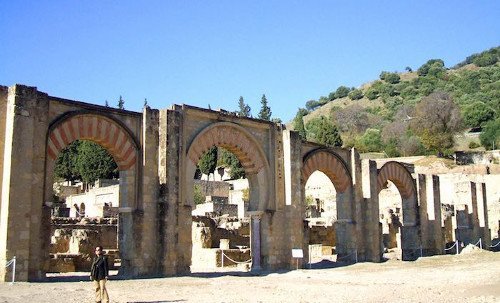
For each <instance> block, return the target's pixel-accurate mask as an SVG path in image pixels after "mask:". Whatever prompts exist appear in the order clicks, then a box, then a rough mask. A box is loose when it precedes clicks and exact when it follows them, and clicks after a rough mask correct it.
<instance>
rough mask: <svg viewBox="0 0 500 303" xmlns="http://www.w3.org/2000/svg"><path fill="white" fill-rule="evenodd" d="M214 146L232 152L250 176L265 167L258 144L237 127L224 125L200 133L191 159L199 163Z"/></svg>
mask: <svg viewBox="0 0 500 303" xmlns="http://www.w3.org/2000/svg"><path fill="white" fill-rule="evenodd" d="M212 146H219V147H223V148H225V149H227V150H228V151H230V152H232V153H233V154H234V155H235V156H236V157H237V158H238V160H240V163H241V165H242V166H243V168H244V169H245V172H246V173H248V174H252V173H257V172H259V171H260V169H261V168H263V167H264V163H265V162H264V160H263V159H262V155H261V153H259V152H258V150H257V147H256V144H255V143H254V142H252V141H251V139H250V138H249V137H248V135H247V134H246V133H245V132H244V131H242V130H240V129H238V128H237V126H233V125H230V124H226V123H224V124H222V125H217V126H215V127H211V128H208V129H207V130H205V131H203V132H202V133H200V134H199V135H198V136H197V137H196V138H195V139H194V140H193V143H192V144H191V147H190V148H189V152H188V157H189V159H191V161H193V163H198V160H199V159H200V158H201V156H202V155H203V153H205V152H206V151H207V150H209V149H210V148H211V147H212Z"/></svg>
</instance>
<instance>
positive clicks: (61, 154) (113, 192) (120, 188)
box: [41, 112, 138, 278]
mask: <svg viewBox="0 0 500 303" xmlns="http://www.w3.org/2000/svg"><path fill="white" fill-rule="evenodd" d="M137 152H138V144H137V143H136V141H135V140H134V138H133V136H132V135H131V134H130V132H128V131H127V129H126V128H125V127H124V126H123V125H121V124H120V123H119V122H117V121H114V120H113V119H111V118H109V117H107V116H103V115H99V114H96V113H87V112H85V113H78V112H77V113H70V114H67V115H65V116H63V117H61V118H60V119H58V120H56V121H55V122H54V123H53V124H52V125H51V126H50V128H49V132H48V134H47V161H46V165H45V173H46V175H45V201H46V202H45V205H50V206H51V214H50V223H49V224H47V223H44V225H46V226H47V227H48V226H50V231H51V232H50V233H49V234H48V235H47V236H48V238H47V240H46V242H44V245H43V247H44V248H46V249H47V251H46V252H43V251H42V252H41V253H42V255H44V256H46V258H48V262H46V266H45V272H47V277H54V276H56V277H58V276H60V275H64V276H65V277H68V276H69V277H71V276H79V275H82V274H81V273H82V272H83V276H84V278H87V277H88V274H87V273H88V272H89V271H90V265H91V262H92V258H93V257H94V248H95V247H96V246H98V245H100V246H103V248H104V251H105V253H106V255H107V257H108V263H109V265H110V269H111V270H112V271H111V274H117V272H118V270H119V269H120V267H121V265H122V262H121V261H122V260H123V257H124V255H125V258H126V259H127V260H128V259H129V257H128V255H127V254H130V252H127V250H126V249H123V246H125V247H127V246H130V243H128V242H130V239H129V240H124V238H125V237H124V235H126V234H128V233H129V231H128V230H125V229H126V228H127V227H124V226H130V222H125V221H126V220H127V219H125V221H123V220H122V218H123V216H122V215H121V212H120V209H121V208H131V207H133V206H135V204H136V203H135V196H136V184H135V177H134V175H135V165H136V161H137V159H138V157H137ZM61 166H63V167H64V168H63V169H62V168H61ZM76 172H78V173H76ZM130 177H132V178H130ZM119 221H121V223H120V224H119ZM119 228H121V231H119V230H118V229H119ZM129 238H130V237H129ZM120 251H122V253H120Z"/></svg>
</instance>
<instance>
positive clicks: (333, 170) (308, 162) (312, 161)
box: [302, 150, 351, 193]
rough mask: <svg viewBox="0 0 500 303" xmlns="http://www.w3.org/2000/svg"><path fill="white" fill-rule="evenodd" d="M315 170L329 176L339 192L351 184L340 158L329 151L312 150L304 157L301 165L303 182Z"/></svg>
mask: <svg viewBox="0 0 500 303" xmlns="http://www.w3.org/2000/svg"><path fill="white" fill-rule="evenodd" d="M317 170H319V171H320V172H322V173H324V174H325V175H327V176H328V178H330V180H331V181H332V183H333V185H334V186H335V190H336V191H337V192H339V193H341V192H344V191H345V190H346V189H347V188H348V187H349V186H350V185H351V178H350V177H349V172H348V171H347V169H346V168H345V166H344V164H343V162H342V160H340V159H339V158H338V157H337V156H335V155H334V154H332V153H330V152H327V151H324V150H320V151H317V152H313V154H311V155H310V156H308V157H307V158H306V159H305V161H304V164H303V166H302V180H303V182H307V179H309V177H310V176H311V174H312V173H313V172H315V171H317Z"/></svg>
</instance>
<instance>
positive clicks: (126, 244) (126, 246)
mask: <svg viewBox="0 0 500 303" xmlns="http://www.w3.org/2000/svg"><path fill="white" fill-rule="evenodd" d="M130 175H131V172H130V171H120V198H119V200H120V202H119V208H118V211H119V214H118V249H119V251H120V259H121V266H120V270H119V275H121V276H126V277H128V276H136V275H137V274H138V273H137V272H136V271H137V268H136V266H135V264H134V263H135V262H134V261H135V260H134V258H135V253H136V249H135V243H134V240H135V235H134V220H133V213H134V208H133V207H132V206H130V204H131V201H130V200H129V195H130V185H129V182H130V180H129V179H130V177H131V176H130Z"/></svg>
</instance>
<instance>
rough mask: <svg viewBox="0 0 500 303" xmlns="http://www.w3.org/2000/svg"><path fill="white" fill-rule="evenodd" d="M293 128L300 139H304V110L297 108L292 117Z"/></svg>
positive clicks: (305, 134)
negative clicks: (295, 113)
mask: <svg viewBox="0 0 500 303" xmlns="http://www.w3.org/2000/svg"><path fill="white" fill-rule="evenodd" d="M293 129H294V130H295V131H297V132H298V133H299V136H300V138H302V140H306V136H307V133H306V128H305V127H304V111H303V110H301V109H299V111H298V112H297V115H295V118H294V119H293Z"/></svg>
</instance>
